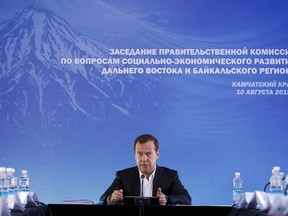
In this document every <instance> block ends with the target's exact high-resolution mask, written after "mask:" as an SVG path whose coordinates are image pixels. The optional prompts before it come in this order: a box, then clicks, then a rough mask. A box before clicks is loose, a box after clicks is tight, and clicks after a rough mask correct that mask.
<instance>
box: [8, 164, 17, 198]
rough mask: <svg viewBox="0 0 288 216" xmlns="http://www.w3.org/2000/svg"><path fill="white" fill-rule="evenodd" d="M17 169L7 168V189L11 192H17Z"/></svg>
mask: <svg viewBox="0 0 288 216" xmlns="http://www.w3.org/2000/svg"><path fill="white" fill-rule="evenodd" d="M14 173H15V169H13V168H7V169H6V179H7V189H8V193H9V194H16V193H17V188H18V187H17V177H15V175H14Z"/></svg>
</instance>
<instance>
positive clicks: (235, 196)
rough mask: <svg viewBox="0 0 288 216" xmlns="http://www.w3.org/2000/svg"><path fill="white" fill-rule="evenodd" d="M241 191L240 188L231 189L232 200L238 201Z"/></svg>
mask: <svg viewBox="0 0 288 216" xmlns="http://www.w3.org/2000/svg"><path fill="white" fill-rule="evenodd" d="M242 193H243V191H242V190H233V200H234V201H239V198H240V196H241V194H242Z"/></svg>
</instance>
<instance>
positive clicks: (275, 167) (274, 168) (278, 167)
mask: <svg viewBox="0 0 288 216" xmlns="http://www.w3.org/2000/svg"><path fill="white" fill-rule="evenodd" d="M279 171H280V166H274V167H273V169H272V173H273V172H279Z"/></svg>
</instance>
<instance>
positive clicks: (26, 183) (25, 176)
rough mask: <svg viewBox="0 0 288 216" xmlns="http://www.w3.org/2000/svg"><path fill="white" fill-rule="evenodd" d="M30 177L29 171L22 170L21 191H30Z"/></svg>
mask: <svg viewBox="0 0 288 216" xmlns="http://www.w3.org/2000/svg"><path fill="white" fill-rule="evenodd" d="M29 190H30V188H29V177H28V173H27V170H22V174H21V177H20V178H19V191H22V192H25V191H29Z"/></svg>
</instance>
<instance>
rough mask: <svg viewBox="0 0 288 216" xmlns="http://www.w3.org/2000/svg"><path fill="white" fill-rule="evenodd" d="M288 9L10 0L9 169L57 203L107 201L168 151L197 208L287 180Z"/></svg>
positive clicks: (273, 4) (5, 41)
mask: <svg viewBox="0 0 288 216" xmlns="http://www.w3.org/2000/svg"><path fill="white" fill-rule="evenodd" d="M287 7H288V2H287V1H286V0H278V1H275V0H249V1H248V0H233V1H231V0H218V1H215V0H177V1H176V0H145V1H140V0H123V1H120V0H105V1H104V0H103V1H100V0H99V1H98V0H71V1H60V0H49V1H48V0H39V1H38V0H37V1H36V0H35V1H32V0H13V1H12V0H1V2H0V21H1V24H0V126H1V129H0V142H1V147H0V166H5V167H14V168H15V169H16V175H17V176H18V177H19V176H20V173H21V170H22V169H27V170H28V174H29V176H30V184H31V190H32V191H35V192H36V193H37V195H38V197H39V199H40V200H41V201H43V202H45V203H61V202H62V200H63V199H92V200H99V197H100V196H101V194H102V193H103V192H104V191H105V190H106V188H107V187H108V186H109V185H110V183H111V182H112V180H113V178H114V176H115V172H116V170H119V169H122V168H126V167H129V166H134V165H135V160H134V152H133V141H134V139H135V137H136V136H138V135H139V134H142V133H151V134H153V135H155V136H156V137H157V138H158V139H159V142H160V158H159V160H158V164H159V165H162V166H168V167H170V168H173V169H177V170H178V171H179V175H180V178H181V180H182V182H183V184H184V185H185V186H186V187H187V189H188V190H189V192H190V194H191V196H192V198H193V205H230V204H232V179H233V176H234V172H236V171H238V172H241V176H242V178H243V179H244V190H245V191H251V192H253V191H255V190H263V188H264V186H265V185H266V183H267V182H268V181H269V177H270V174H271V170H272V167H273V166H275V165H278V166H280V167H281V170H282V171H283V172H284V173H285V174H286V172H288V169H287V168H288V161H287V150H288V148H287V140H288V131H287V129H288V107H287V105H288V69H287V64H288V58H287V56H288V13H287Z"/></svg>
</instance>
